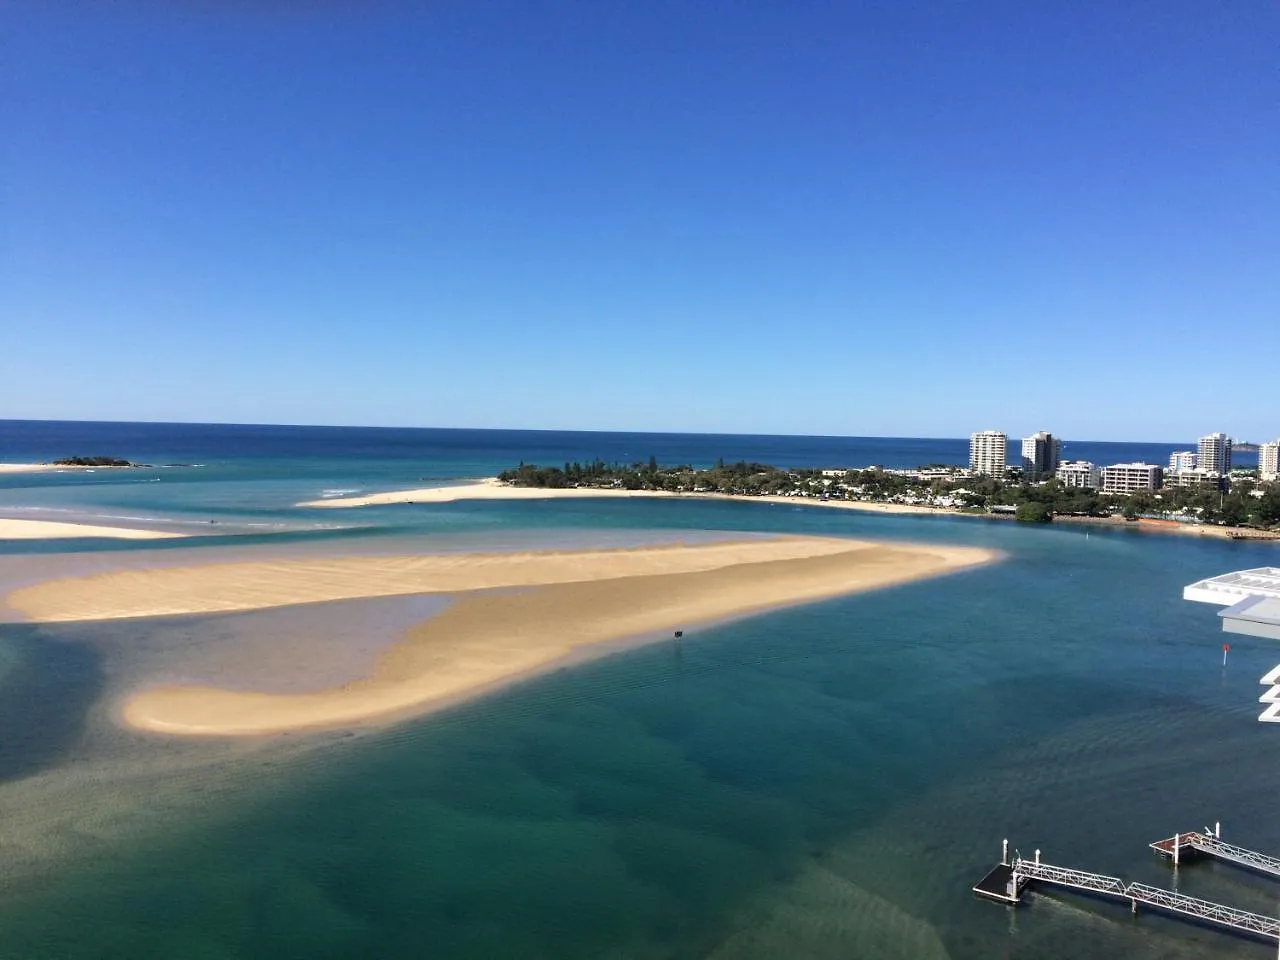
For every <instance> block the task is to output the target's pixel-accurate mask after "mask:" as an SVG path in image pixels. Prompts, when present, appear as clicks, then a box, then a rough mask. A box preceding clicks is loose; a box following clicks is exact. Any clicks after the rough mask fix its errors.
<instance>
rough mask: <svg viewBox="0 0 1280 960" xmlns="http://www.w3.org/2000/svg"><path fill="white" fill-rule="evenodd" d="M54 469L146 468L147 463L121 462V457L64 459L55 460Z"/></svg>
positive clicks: (52, 464)
mask: <svg viewBox="0 0 1280 960" xmlns="http://www.w3.org/2000/svg"><path fill="white" fill-rule="evenodd" d="M50 466H54V467H145V466H147V464H145V463H134V462H133V461H132V460H121V459H120V458H119V457H63V458H62V459H61V460H54V461H53V462H52V463H51V464H50Z"/></svg>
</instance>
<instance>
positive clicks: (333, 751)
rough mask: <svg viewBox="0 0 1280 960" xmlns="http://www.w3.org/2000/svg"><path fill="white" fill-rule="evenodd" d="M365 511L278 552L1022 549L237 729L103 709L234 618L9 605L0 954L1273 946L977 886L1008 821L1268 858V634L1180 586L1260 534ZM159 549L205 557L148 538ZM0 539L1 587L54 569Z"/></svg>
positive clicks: (1253, 892) (1254, 883)
mask: <svg viewBox="0 0 1280 960" xmlns="http://www.w3.org/2000/svg"><path fill="white" fill-rule="evenodd" d="M108 452H112V451H108ZM244 482H246V483H250V484H252V483H260V484H263V485H269V484H270V483H272V482H275V481H270V480H262V479H259V480H254V479H253V478H252V476H249V477H246V479H245V481H244ZM280 482H282V483H283V482H289V483H292V482H294V481H280ZM160 485H162V484H160ZM152 486H153V487H154V486H158V485H155V484H153V485H152ZM196 486H198V485H196ZM137 487H138V488H137V489H129V492H128V493H127V494H126V493H117V492H115V491H114V490H113V492H112V493H111V494H110V496H111V497H117V496H120V497H127V498H136V503H137V505H139V506H141V507H144V508H146V509H148V510H152V511H154V512H155V513H156V514H157V515H160V514H163V513H164V510H165V509H168V507H169V506H170V505H172V504H174V503H177V504H178V505H179V506H181V507H182V509H184V510H188V511H190V514H191V515H192V516H198V515H199V511H200V510H201V509H202V506H201V504H202V503H203V502H204V500H203V498H204V496H205V494H200V495H199V496H197V497H195V498H193V499H185V500H184V499H183V498H182V497H181V496H178V495H174V497H175V498H174V499H173V500H171V501H170V500H164V499H163V498H153V499H148V497H149V496H150V494H147V493H145V492H139V491H140V490H141V486H140V485H137ZM214 487H216V484H214ZM121 488H122V490H123V489H126V488H127V485H123V484H122V485H121ZM24 489H28V490H32V491H34V490H38V489H39V488H24ZM77 496H80V497H82V498H83V499H90V498H87V497H85V495H84V494H83V493H80V494H77ZM208 496H209V497H214V496H216V494H215V493H214V492H213V491H212V490H211V491H209V493H208ZM33 497H34V498H35V499H39V494H38V493H36V494H33ZM89 506H93V504H89ZM238 509H240V510H241V511H242V512H243V513H245V514H247V515H252V513H253V511H254V510H257V509H262V510H263V512H264V513H268V514H270V515H272V516H273V517H277V518H280V520H281V522H292V521H294V520H295V519H296V521H297V522H299V523H302V522H306V518H305V517H296V518H295V517H294V515H293V512H291V511H290V509H289V508H288V507H287V506H271V507H269V508H260V507H259V506H255V505H254V504H253V503H249V502H246V503H243V504H240V505H239V506H238ZM361 514H362V519H361V524H363V525H365V526H373V527H375V528H376V529H375V530H372V531H365V532H364V533H360V534H358V535H357V534H355V533H345V534H342V535H341V537H339V535H337V534H335V533H332V532H325V531H315V532H312V533H308V534H305V535H304V536H303V539H302V540H300V541H297V545H298V548H299V549H301V548H307V549H320V548H323V549H348V548H357V547H359V548H362V549H363V548H379V547H378V545H379V544H382V545H386V544H389V543H394V544H397V545H398V544H401V543H403V542H411V543H422V544H423V545H427V546H431V547H433V548H445V549H452V548H465V547H473V546H474V547H503V546H517V545H527V544H530V543H556V544H559V543H569V542H572V543H593V542H601V543H620V542H628V541H629V539H647V538H652V537H654V536H665V535H667V534H666V533H662V531H668V532H669V531H759V532H798V533H824V534H831V535H847V536H858V537H876V538H881V539H905V540H928V541H933V542H954V543H971V544H979V545H983V546H991V547H995V548H998V549H1000V550H1002V551H1005V553H1006V555H1007V556H1006V559H1005V560H1004V561H1003V562H1002V563H1000V564H998V565H994V566H991V567H987V568H984V569H981V570H977V571H973V572H969V573H964V574H960V575H957V576H953V577H949V578H945V579H941V580H936V581H931V582H923V583H916V584H912V585H908V586H904V587H900V588H896V589H893V590H887V591H881V592H878V593H873V594H866V595H861V596H853V597H846V598H841V599H837V600H833V601H829V602H825V603H821V604H814V605H810V606H806V607H801V608H796V609H792V610H785V611H779V612H775V613H772V614H769V615H766V616H760V617H755V618H751V619H748V620H744V621H739V622H736V623H730V624H726V625H722V626H719V627H716V628H714V629H707V630H703V631H697V632H694V633H692V634H691V635H689V636H687V637H686V639H685V640H684V642H683V643H682V644H681V645H679V646H678V647H676V646H674V645H672V644H669V643H665V642H663V643H656V644H653V645H650V646H647V647H643V648H639V649H635V650H630V651H626V652H622V653H618V654H616V655H613V656H610V657H607V658H605V659H603V660H598V661H595V662H592V663H588V664H584V665H580V666H576V667H573V668H571V669H565V670H562V671H558V672H556V673H553V674H550V675H547V676H545V677H542V678H539V679H537V680H534V681H531V682H527V683H525V684H522V685H520V686H518V687H515V688H512V689H510V690H507V691H505V692H503V693H500V694H497V695H494V696H490V697H488V698H486V699H484V700H481V701H477V702H473V703H471V704H468V705H464V706H461V707H458V708H455V709H453V710H451V711H449V712H447V713H444V714H441V715H437V716H434V717H428V718H422V719H419V720H414V721H411V722H406V723H403V724H400V725H398V726H396V727H394V728H392V729H389V730H385V731H382V732H379V733H375V734H370V735H362V736H354V737H353V736H348V735H346V734H345V733H344V732H339V733H337V734H333V735H325V736H316V737H311V738H281V739H279V740H276V741H270V742H264V743H258V744H226V743H219V742H205V741H196V742H190V741H174V740H170V739H168V738H164V737H155V736H143V735H138V734H132V733H128V732H126V731H124V730H122V729H120V728H119V727H118V726H117V725H116V724H115V723H114V722H113V721H112V718H111V716H110V710H109V703H110V701H111V698H112V696H113V695H114V692H116V691H117V690H119V689H122V688H124V687H127V686H128V683H129V682H130V681H131V677H133V676H134V675H135V671H137V670H139V669H141V668H142V666H143V665H145V663H147V662H150V661H151V659H152V651H153V650H159V649H160V648H161V646H162V645H164V644H166V643H168V644H172V643H174V642H176V641H175V638H177V641H180V644H179V646H180V649H179V652H180V653H181V652H182V650H186V651H187V652H188V653H191V652H194V651H199V650H206V651H212V652H211V653H210V654H209V655H210V657H216V653H217V650H218V648H217V647H216V646H213V645H214V644H216V643H231V642H234V641H235V639H236V637H237V636H241V635H243V633H244V632H245V631H246V630H249V629H251V628H253V624H252V623H250V624H248V625H247V626H246V622H245V621H243V620H239V621H237V620H233V619H232V618H219V617H204V618H195V617H193V618H184V619H182V620H180V621H179V620H175V621H163V622H156V623H150V624H144V623H129V622H121V623H112V624H87V625H79V626H75V627H72V626H63V627H43V628H40V629H33V628H31V627H23V626H7V627H3V628H0V815H2V816H3V820H2V821H0V822H3V823H4V828H3V831H2V832H0V857H3V858H4V860H5V862H6V870H5V871H4V875H3V877H2V878H0V957H20V958H28V957H30V958H44V957H48V958H63V957H67V958H80V957H84V958H89V957H93V958H98V957H120V958H126V957H127V958H144V957H157V958H160V957H166V958H167V957H201V958H202V957H209V958H232V957H235V958H240V957H264V958H265V957H282V956H287V957H292V956H297V957H304V956H305V957H422V956H429V957H433V958H435V957H442V958H444V957H448V958H454V957H467V958H471V957H474V958H482V957H484V958H489V957H521V958H524V957H530V958H538V957H547V958H552V957H555V958H560V957H584V958H586V957H591V958H596V957H610V958H613V957H616V958H622V957H637V958H651V957H652V958H659V957H661V958H668V957H670V958H676V957H714V958H737V957H744V958H745V957H828V956H829V957H903V958H935V957H937V958H941V957H953V958H975V960H976V958H988V957H992V956H1004V957H1015V958H1045V960H1066V958H1076V957H1079V958H1085V957H1090V958H1094V957H1126V958H1128V957H1133V958H1148V957H1149V958H1155V957H1161V958H1163V957H1224V958H1225V957H1263V956H1268V955H1270V952H1271V950H1270V949H1269V948H1267V947H1266V946H1265V945H1262V944H1258V943H1253V942H1250V941H1247V940H1240V939H1236V938H1233V937H1229V936H1225V935H1223V934H1221V933H1218V932H1216V931H1212V930H1205V929H1200V928H1197V927H1194V926H1189V925H1185V924H1181V923H1177V922H1174V921H1171V920H1167V919H1163V918H1160V917H1158V916H1155V915H1153V914H1143V915H1140V916H1139V917H1137V918H1136V919H1135V918H1133V917H1131V916H1130V914H1129V912H1128V910H1127V908H1125V907H1124V906H1122V905H1113V904H1108V903H1104V902H1098V901H1091V900H1087V899H1082V898H1076V897H1072V896H1069V895H1064V896H1057V895H1050V896H1045V895H1039V896H1036V897H1034V899H1033V902H1032V903H1031V904H1030V905H1029V906H1028V907H1026V908H1023V909H1021V910H1018V911H1016V912H1011V911H1008V910H1006V909H1004V908H1000V907H996V906H994V905H991V904H987V903H983V902H979V901H977V900H976V899H975V898H974V897H973V896H972V895H971V894H970V892H969V888H970V886H972V884H973V883H974V882H975V881H976V880H977V879H978V878H979V877H980V876H981V875H982V874H983V873H984V872H985V871H986V870H987V869H988V868H989V867H990V866H991V864H992V863H994V861H995V860H996V859H998V856H999V850H1000V840H1001V838H1002V837H1006V836H1007V837H1009V838H1010V839H1011V841H1012V842H1013V843H1014V845H1016V846H1018V847H1019V848H1020V849H1021V850H1022V851H1023V852H1024V853H1030V852H1031V851H1032V850H1033V849H1035V848H1037V847H1039V848H1041V849H1042V850H1043V851H1044V857H1045V859H1047V860H1049V861H1050V862H1058V863H1063V864H1066V865H1073V866H1079V867H1083V868H1087V869H1093V870H1098V871H1102V872H1106V873H1112V874H1116V875H1120V876H1124V877H1126V878H1130V879H1138V880H1145V881H1147V882H1152V883H1157V884H1161V885H1167V884H1170V883H1172V882H1174V877H1173V874H1172V872H1171V870H1170V868H1169V867H1168V866H1167V865H1165V864H1164V863H1163V862H1161V861H1159V860H1157V859H1156V858H1155V857H1154V856H1153V855H1152V854H1151V853H1150V851H1149V850H1148V849H1147V846H1146V845H1147V843H1149V842H1150V841H1152V840H1156V839H1159V838H1161V837H1165V836H1168V835H1169V834H1171V833H1172V832H1174V831H1175V830H1184V829H1195V828H1198V827H1201V826H1203V825H1205V824H1208V823H1212V822H1213V821H1214V820H1221V821H1222V822H1223V829H1224V836H1225V837H1226V838H1227V839H1229V840H1233V841H1235V842H1239V843H1242V844H1243V845H1245V846H1251V847H1254V848H1256V849H1262V850H1268V851H1272V852H1276V851H1280V816H1278V815H1276V814H1275V812H1274V804H1273V803H1272V802H1271V796H1272V791H1273V789H1274V788H1275V786H1276V783H1277V776H1276V773H1275V767H1274V765H1273V758H1274V756H1275V752H1276V746H1277V741H1276V739H1275V737H1276V731H1275V730H1274V729H1273V728H1272V727H1270V726H1269V725H1263V724H1259V723H1257V722H1256V720H1255V716H1256V713H1257V710H1258V705H1257V704H1256V697H1257V694H1258V689H1259V688H1258V685H1257V678H1258V677H1259V676H1261V675H1262V674H1263V673H1264V672H1265V671H1267V670H1268V669H1270V668H1271V667H1272V666H1274V665H1275V663H1276V662H1280V648H1276V647H1275V646H1274V645H1271V646H1268V645H1267V644H1266V643H1264V642H1263V641H1260V640H1250V639H1248V638H1243V637H1241V638H1235V639H1233V641H1232V650H1231V654H1230V660H1229V663H1228V665H1227V666H1226V668H1225V669H1224V668H1223V666H1222V663H1221V642H1222V635H1221V633H1220V632H1219V627H1218V623H1217V618H1216V616H1215V615H1214V614H1215V612H1216V611H1215V610H1214V608H1212V607H1205V606H1201V605H1195V604H1188V603H1185V602H1183V601H1182V600H1181V599H1180V595H1181V588H1182V586H1183V585H1185V584H1186V583H1189V582H1191V581H1192V580H1194V579H1197V578H1199V577H1202V576H1206V575H1210V574H1215V573H1220V572H1223V571H1225V570H1229V569H1239V568H1242V567H1248V566H1258V565H1263V564H1266V563H1273V564H1274V563H1276V553H1275V550H1274V548H1272V547H1269V546H1267V545H1245V544H1231V543H1221V542H1216V541H1201V540H1198V539H1193V538H1181V537H1156V536H1144V535H1140V534H1133V533H1127V532H1123V531H1118V532H1098V531H1092V532H1091V533H1090V534H1089V535H1088V536H1087V537H1086V535H1085V534H1084V533H1083V532H1080V531H1078V530H1075V529H1069V528H1060V529H1058V528H1050V529H1042V528H1036V529H1028V528H1025V527H1019V526H1016V525H1014V524H1011V523H1000V522H986V521H975V520H968V519H962V518H932V517H926V518H913V517H884V516H877V515H862V514H856V513H852V512H847V511H827V510H821V509H805V508H796V507H771V506H765V505H759V504H749V503H698V502H692V503H691V502H684V501H680V502H663V501H648V502H646V501H628V502H625V503H617V502H603V501H591V502H588V501H578V502H561V503H505V504H494V503H487V504H461V503H459V504H444V505H438V506H435V507H425V506H420V507H417V508H414V513H413V514H412V519H411V520H410V521H408V522H406V521H405V520H404V519H403V518H404V517H405V515H406V514H405V513H404V512H403V511H397V508H387V509H385V510H382V509H374V510H370V511H367V512H366V511H362V512H361ZM166 515H167V514H166ZM210 539H211V540H213V538H210ZM253 540H254V542H259V543H262V544H266V543H270V542H271V541H270V539H269V538H266V537H261V538H253ZM369 544H373V545H374V546H373V547H369ZM80 546H81V547H83V546H84V545H80ZM59 549H60V550H61V549H65V547H62V548H59ZM115 549H117V550H119V549H121V548H118V547H117V548H115ZM123 549H126V550H138V549H140V548H139V547H137V546H133V547H126V548H123ZM147 549H151V548H150V547H148V548H147ZM174 549H181V550H189V549H194V550H196V551H202V550H204V551H207V550H208V549H209V548H208V547H206V546H201V545H199V544H197V545H195V546H194V547H192V546H190V545H187V546H183V547H181V548H175V547H172V546H167V545H166V547H165V549H164V551H163V552H162V553H161V554H159V555H161V556H168V555H171V553H172V551H173V550H174ZM8 552H9V553H10V556H9V557H8V558H4V557H0V560H6V559H7V563H8V566H4V567H3V568H0V569H3V570H8V571H9V572H10V573H11V574H12V575H15V576H16V575H18V574H17V573H14V571H21V570H24V569H29V567H28V566H24V565H30V564H34V563H37V562H38V563H57V562H63V561H70V560H73V559H74V558H67V557H60V556H56V555H53V556H42V557H32V556H31V555H30V554H28V553H23V554H18V553H15V552H14V551H13V550H9V551H8ZM147 555H151V554H147ZM210 555H212V554H210ZM139 556H143V554H139ZM122 559H123V556H122ZM337 607H341V605H337ZM242 616H246V615H242ZM299 616H300V617H306V616H310V617H312V618H315V620H316V621H317V622H319V621H321V620H326V619H327V620H329V621H333V622H338V621H341V620H342V618H343V617H344V616H345V617H346V618H347V619H346V621H343V622H350V621H352V620H353V619H355V618H359V617H366V616H367V617H368V618H369V619H370V622H373V621H374V620H377V619H378V618H379V617H382V618H392V619H393V615H392V613H391V612H386V613H381V614H380V613H378V612H377V611H376V610H374V609H373V608H372V607H370V608H369V610H368V611H367V612H364V611H362V610H354V609H351V610H348V609H346V608H342V609H336V608H335V609H333V610H332V611H331V612H328V613H326V611H325V609H323V608H313V609H310V610H308V611H300V613H299ZM379 622H382V621H381V620H379ZM387 622H390V620H388V621H387ZM299 624H301V626H300V627H299V630H300V633H301V635H305V632H306V631H305V629H303V628H304V627H305V622H303V621H299ZM238 631H239V632H238ZM181 644H186V646H185V647H181ZM184 655H185V654H184ZM182 662H183V661H182V658H181V657H179V658H178V659H177V660H175V661H174V664H175V665H174V666H172V667H171V666H170V665H166V667H165V668H166V669H170V668H172V669H177V668H178V667H177V666H176V664H180V663H182ZM1176 882H1177V884H1178V886H1179V888H1180V889H1181V890H1183V891H1185V892H1189V893H1192V894H1196V895H1200V896H1205V897H1208V898H1211V899H1220V900H1223V901H1225V902H1228V903H1232V904H1235V905H1238V906H1242V907H1246V908H1249V909H1254V910H1258V911H1260V912H1264V913H1272V912H1273V911H1274V910H1275V909H1276V899H1277V894H1278V893H1280V888H1277V887H1276V886H1274V885H1273V884H1271V883H1269V882H1268V881H1265V880H1261V879H1257V878H1253V877H1250V876H1248V875H1245V874H1242V873H1239V872H1235V871H1231V870H1228V869H1225V868H1220V867H1215V866H1213V865H1209V864H1199V865H1193V866H1186V867H1183V868H1182V869H1181V871H1180V873H1179V875H1178V876H1177V878H1176Z"/></svg>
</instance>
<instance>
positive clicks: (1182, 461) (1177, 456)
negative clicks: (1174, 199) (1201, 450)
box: [1169, 450, 1200, 473]
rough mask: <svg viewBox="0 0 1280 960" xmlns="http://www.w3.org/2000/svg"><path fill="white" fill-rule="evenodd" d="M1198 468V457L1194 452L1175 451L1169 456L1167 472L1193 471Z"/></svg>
mask: <svg viewBox="0 0 1280 960" xmlns="http://www.w3.org/2000/svg"><path fill="white" fill-rule="evenodd" d="M1199 466H1200V455H1199V454H1198V453H1196V452H1195V451H1194V450H1175V451H1174V452H1173V453H1171V454H1169V472H1170V473H1178V472H1179V471H1182V470H1195V469H1197V468H1198V467H1199Z"/></svg>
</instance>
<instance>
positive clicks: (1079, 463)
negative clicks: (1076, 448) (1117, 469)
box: [1055, 460, 1102, 490]
mask: <svg viewBox="0 0 1280 960" xmlns="http://www.w3.org/2000/svg"><path fill="white" fill-rule="evenodd" d="M1055 475H1056V476H1057V478H1058V482H1059V483H1061V484H1062V485H1063V486H1064V487H1081V488H1086V487H1087V488H1088V489H1090V490H1098V489H1100V488H1101V487H1102V471H1101V470H1099V469H1098V465H1097V464H1096V463H1090V462H1089V461H1088V460H1064V461H1063V462H1062V463H1059V464H1058V470H1057V473H1056V474H1055Z"/></svg>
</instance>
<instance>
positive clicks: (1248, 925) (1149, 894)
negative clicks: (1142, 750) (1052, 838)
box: [975, 834, 1280, 945]
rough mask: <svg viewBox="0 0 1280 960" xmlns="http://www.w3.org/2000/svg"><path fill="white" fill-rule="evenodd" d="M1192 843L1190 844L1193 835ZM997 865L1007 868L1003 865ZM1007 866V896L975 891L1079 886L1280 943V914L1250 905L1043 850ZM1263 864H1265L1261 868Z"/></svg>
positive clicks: (1015, 892) (1210, 841) (1012, 893)
mask: <svg viewBox="0 0 1280 960" xmlns="http://www.w3.org/2000/svg"><path fill="white" fill-rule="evenodd" d="M1178 839H1179V840H1181V839H1182V835H1179V838H1178ZM1201 841H1203V842H1204V844H1205V847H1204V849H1205V852H1210V850H1209V848H1210V847H1212V852H1213V855H1214V856H1223V857H1224V858H1225V859H1234V860H1238V861H1239V862H1244V861H1245V855H1248V859H1249V860H1251V861H1252V860H1256V859H1262V860H1273V858H1269V857H1265V855H1263V854H1259V853H1255V852H1254V851H1252V850H1244V849H1243V848H1242V847H1234V848H1232V847H1231V845H1230V844H1224V843H1222V841H1221V840H1219V839H1218V838H1217V837H1215V836H1213V835H1212V834H1205V835H1204V836H1202V837H1197V838H1196V840H1195V842H1194V845H1195V846H1197V847H1199V846H1200V843H1201ZM1007 843H1008V842H1007V841H1006V847H1005V849H1006V851H1007V849H1008V846H1007ZM1188 843H1189V844H1190V843H1191V841H1190V840H1189V839H1188ZM1222 848H1230V850H1231V851H1232V853H1231V856H1230V857H1227V856H1226V852H1225V851H1224V850H1223V849H1222ZM1237 851H1238V854H1237ZM997 869H1005V868H1003V867H1000V868H997ZM1007 869H1009V870H1010V871H1011V877H1012V880H1011V882H1010V883H1009V885H1008V888H1007V889H1006V891H1005V892H1004V894H1003V895H999V896H992V895H991V894H990V893H989V892H988V891H985V890H978V889H977V888H975V892H979V893H983V894H984V895H986V896H989V897H992V898H993V899H998V900H1002V901H1004V902H1008V903H1011V904H1013V903H1017V902H1018V900H1019V899H1020V894H1021V890H1022V887H1023V886H1024V885H1025V884H1026V883H1027V882H1028V881H1033V882H1035V883H1045V884H1050V885H1052V886H1057V887H1067V888H1069V889H1072V890H1079V891H1081V892H1084V893H1092V894H1098V895H1101V896H1104V897H1112V898H1114V899H1117V900H1128V901H1129V903H1130V905H1131V906H1132V908H1133V911H1134V913H1137V912H1138V904H1143V905H1145V906H1148V907H1152V908H1154V909H1156V910H1163V911H1165V912H1167V913H1172V914H1176V915H1178V916H1182V917H1188V918H1190V919H1194V920H1199V921H1202V922H1204V923H1210V924H1215V925H1217V926H1220V927H1227V928H1229V929H1232V930H1235V931H1237V932H1240V933H1245V934H1252V935H1253V936H1257V937H1265V938H1267V939H1271V940H1275V941H1276V942H1277V945H1280V919H1277V918H1275V917H1267V916H1263V915H1262V914H1258V913H1250V912H1249V911H1248V910H1240V909H1238V908H1236V907H1229V906H1227V905H1225V904H1221V903H1214V902H1213V901H1211V900H1201V899H1199V898H1197V897H1188V896H1187V895H1186V894H1182V893H1175V892H1174V891H1172V890H1164V889H1162V888H1160V887H1153V886H1150V885H1148V884H1145V883H1126V882H1125V881H1124V880H1122V879H1120V878H1119V877H1111V876H1107V875H1106V874H1103V873H1092V872H1090V871H1088V870H1076V869H1073V868H1071V867H1059V866H1057V865H1056V864H1052V863H1044V862H1042V861H1041V860H1040V851H1039V850H1037V851H1036V856H1035V859H1034V860H1027V859H1026V858H1024V857H1022V856H1015V857H1014V858H1013V859H1012V861H1008V867H1007ZM1260 869H1266V868H1261V867H1260ZM997 893H998V891H997Z"/></svg>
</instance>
